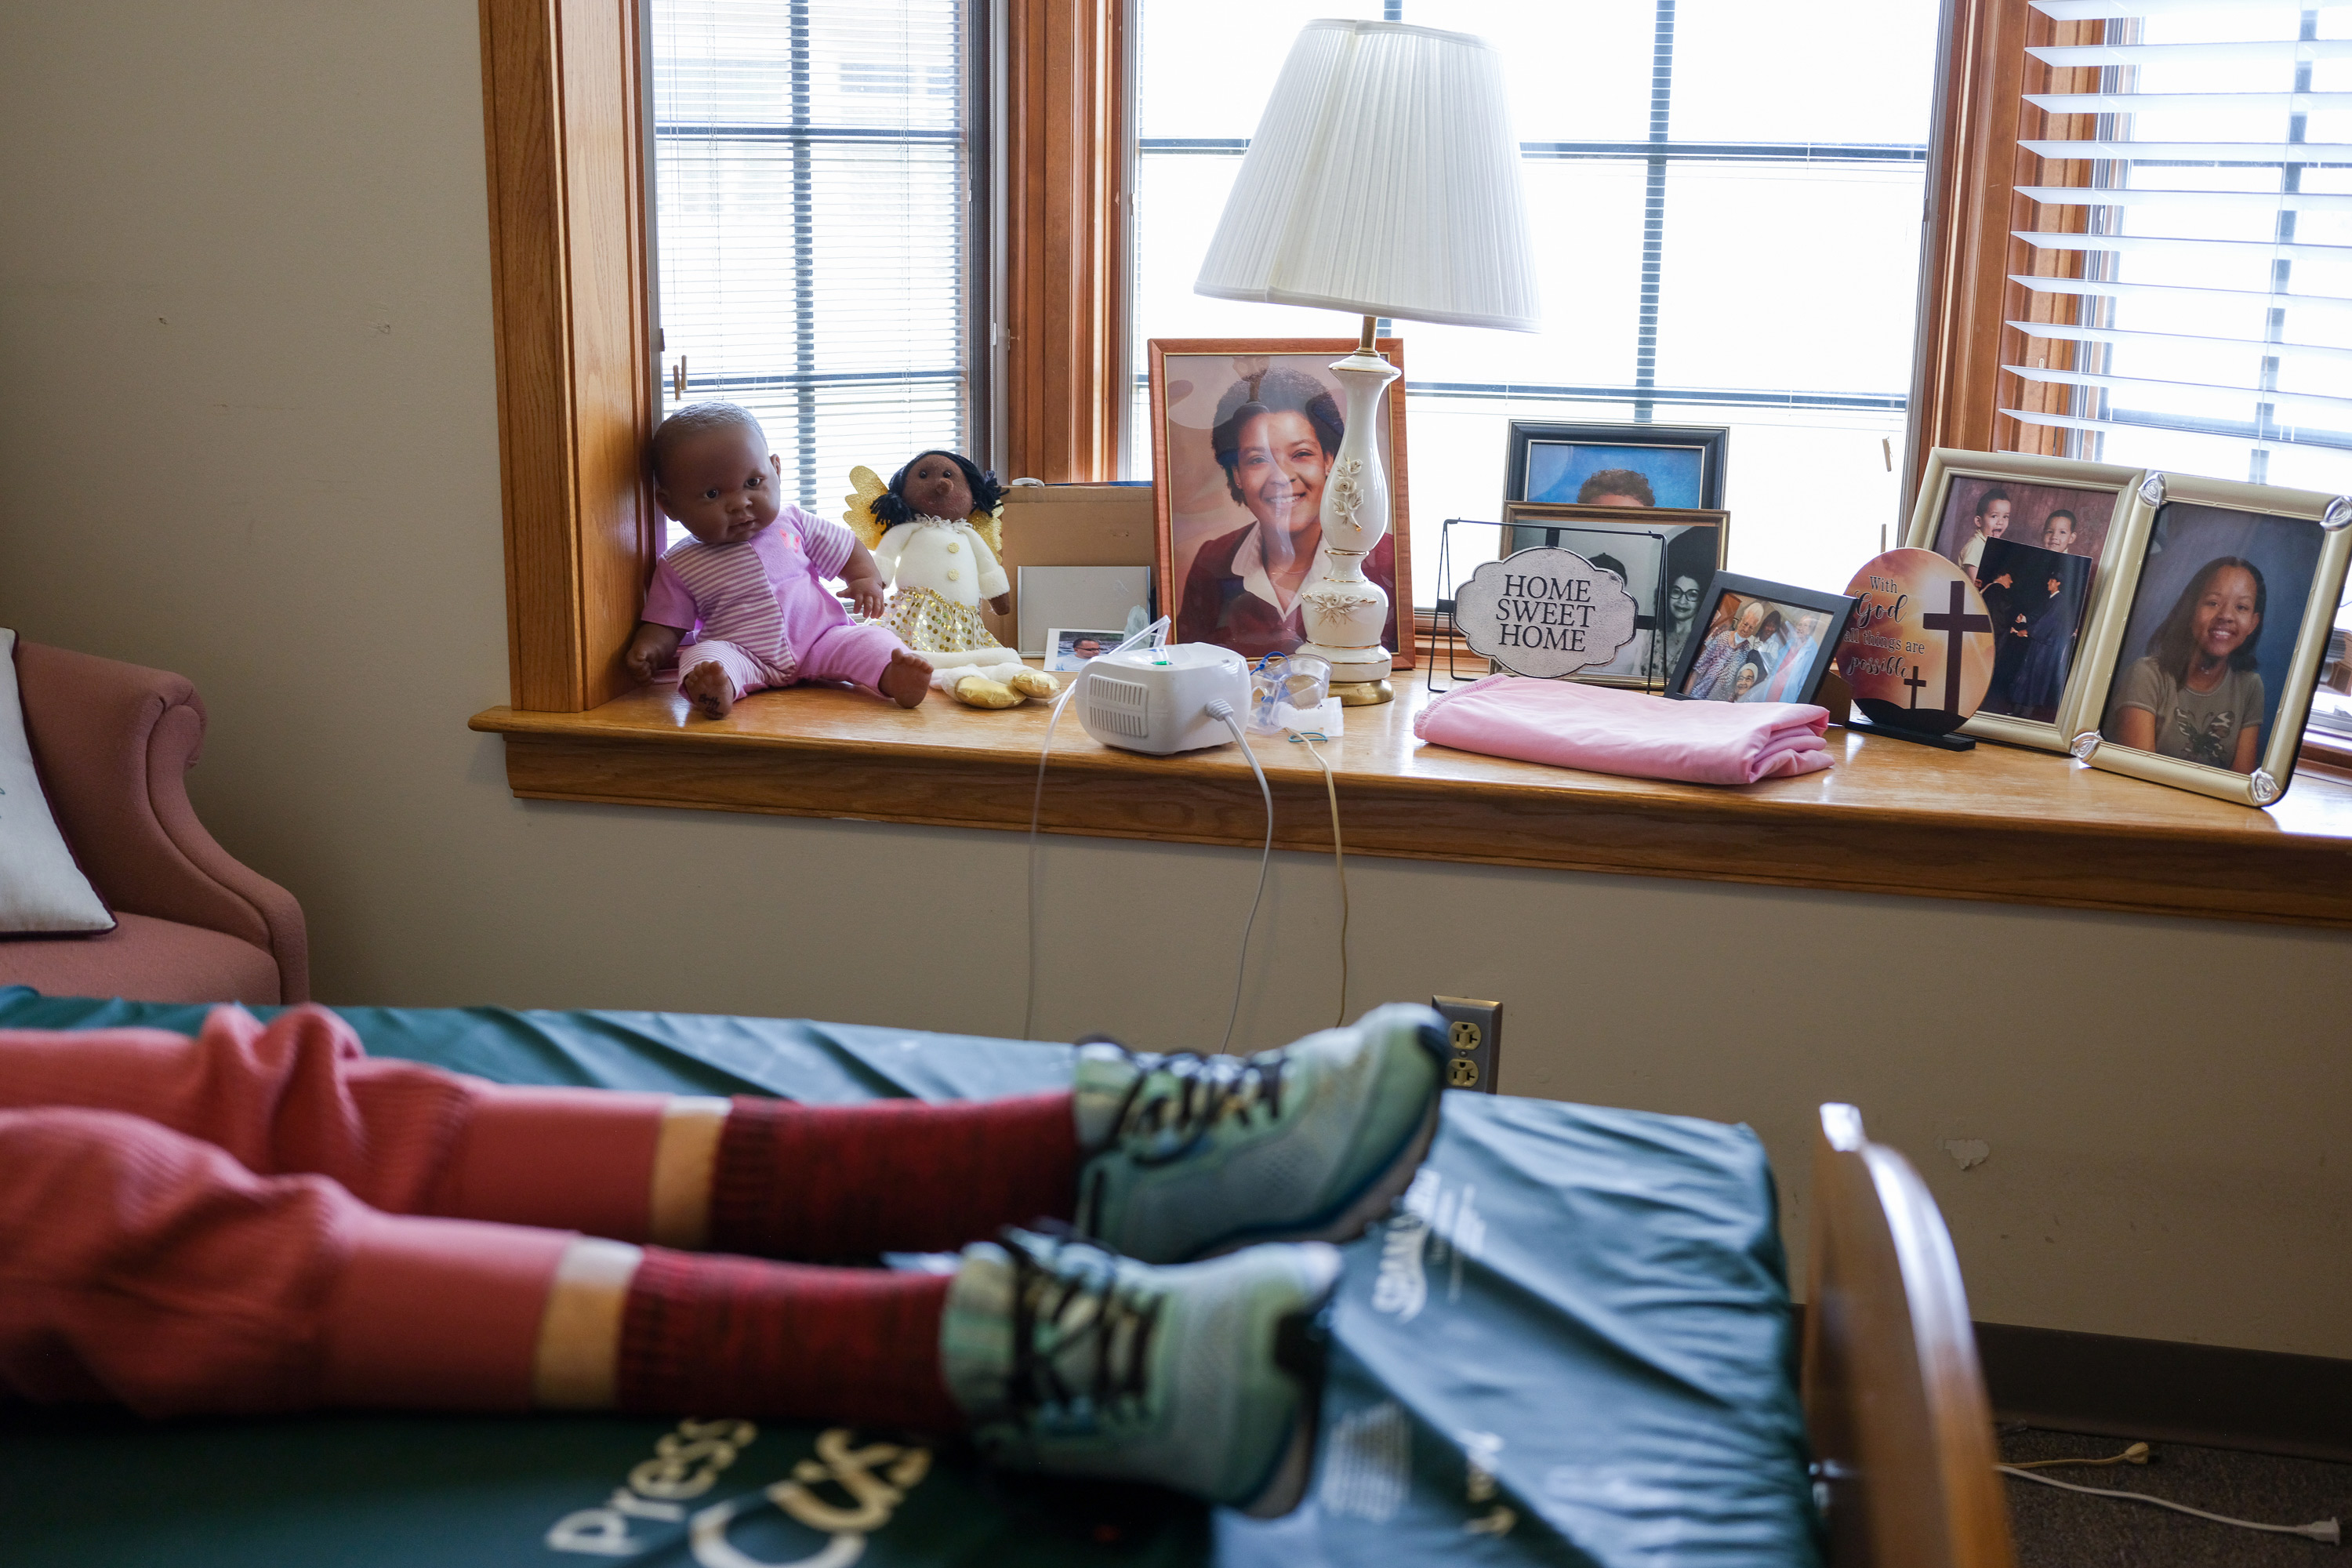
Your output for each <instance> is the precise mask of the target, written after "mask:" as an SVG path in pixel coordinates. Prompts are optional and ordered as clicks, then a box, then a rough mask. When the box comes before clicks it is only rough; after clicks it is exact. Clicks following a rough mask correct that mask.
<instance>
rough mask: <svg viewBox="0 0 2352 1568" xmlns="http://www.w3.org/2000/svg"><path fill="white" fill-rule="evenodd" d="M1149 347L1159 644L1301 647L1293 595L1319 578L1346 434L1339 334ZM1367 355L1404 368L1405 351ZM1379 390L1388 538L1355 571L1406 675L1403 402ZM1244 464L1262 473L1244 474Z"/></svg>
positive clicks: (1408, 605)
mask: <svg viewBox="0 0 2352 1568" xmlns="http://www.w3.org/2000/svg"><path fill="white" fill-rule="evenodd" d="M1149 347H1150V362H1151V363H1150V389H1151V479H1152V510H1153V513H1154V518H1155V521H1156V522H1157V524H1158V531H1159V564H1160V570H1159V575H1158V581H1157V583H1156V584H1155V586H1156V588H1157V590H1158V597H1159V601H1160V613H1161V614H1163V615H1167V616H1172V617H1174V621H1175V625H1174V628H1173V630H1172V631H1171V635H1170V637H1169V640H1170V641H1171V642H1204V643H1214V644H1215V645H1216V646H1218V647H1228V648H1231V649H1233V650H1234V652H1235V653H1238V654H1240V655H1241V656H1242V657H1243V658H1248V659H1258V658H1264V657H1265V655H1267V654H1270V653H1283V654H1286V653H1291V652H1294V651H1296V650H1297V647H1298V646H1299V644H1301V643H1303V642H1305V641H1306V640H1307V632H1306V625H1305V621H1304V617H1303V615H1302V609H1301V600H1302V599H1303V598H1304V597H1305V596H1306V595H1307V592H1308V590H1310V589H1311V588H1312V587H1313V586H1314V585H1315V584H1317V583H1318V582H1320V581H1321V580H1322V576H1323V574H1324V571H1325V569H1326V567H1325V556H1324V553H1323V546H1322V509H1323V489H1324V486H1325V484H1326V482H1327V481H1328V479H1329V478H1330V466H1331V462H1332V459H1333V458H1335V457H1337V456H1338V453H1339V441H1340V437H1342V436H1343V435H1344V434H1345V433H1346V416H1347V398H1346V396H1345V395H1343V393H1342V391H1341V389H1340V385H1339V377H1338V376H1336V375H1334V374H1331V364H1332V362H1333V361H1335V360H1339V359H1343V358H1345V357H1346V356H1347V355H1349V354H1350V353H1354V352H1355V348H1356V344H1355V342H1354V341H1353V340H1351V339H1346V338H1154V339H1152V340H1151V342H1150V345H1149ZM1378 347H1379V349H1380V352H1381V353H1383V354H1384V355H1386V356H1387V357H1388V361H1389V363H1391V364H1392V365H1394V366H1396V367H1397V369H1398V370H1399V371H1400V372H1402V370H1403V369H1404V345H1403V343H1402V342H1401V341H1399V340H1398V339H1395V338H1382V339H1381V340H1380V342H1379V344H1378ZM1404 394H1405V381H1404V379H1403V377H1402V375H1400V376H1399V378H1398V379H1397V380H1395V381H1393V382H1391V383H1390V384H1389V389H1388V395H1387V398H1386V400H1385V402H1384V403H1383V404H1382V405H1381V406H1382V408H1383V410H1384V412H1385V417H1384V418H1383V419H1382V420H1381V428H1380V429H1379V430H1378V431H1376V432H1375V433H1374V435H1375V438H1376V442H1377V445H1378V446H1379V448H1380V456H1381V463H1382V465H1384V466H1385V467H1386V468H1387V469H1388V476H1389V496H1390V505H1389V531H1388V532H1387V533H1386V534H1385V535H1384V536H1383V537H1382V538H1381V542H1380V543H1379V544H1377V545H1375V546H1374V547H1373V548H1372V550H1371V552H1370V554H1368V555H1366V556H1365V557H1364V560H1363V573H1364V575H1365V576H1366V577H1369V578H1370V579H1371V580H1372V581H1373V582H1374V583H1376V584H1380V586H1381V590H1382V591H1383V592H1384V593H1386V594H1387V595H1388V596H1389V624H1388V627H1387V629H1386V630H1385V632H1383V634H1382V641H1383V643H1384V644H1385V645H1386V647H1388V648H1389V650H1390V652H1391V655H1392V656H1393V658H1394V660H1395V668H1399V669H1410V668H1412V663H1413V639H1412V624H1413V623H1412V531H1411V529H1410V528H1409V527H1408V526H1407V520H1408V517H1409V515H1410V508H1409V507H1408V506H1407V504H1406V495H1407V491H1406V488H1405V451H1404V430H1405V419H1404ZM1253 467H1254V468H1255V470H1256V471H1258V472H1259V473H1260V474H1261V475H1262V477H1261V478H1259V479H1252V478H1251V477H1250V472H1249V471H1246V470H1250V469H1252V468H1253Z"/></svg>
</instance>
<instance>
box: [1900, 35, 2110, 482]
mask: <svg viewBox="0 0 2352 1568" xmlns="http://www.w3.org/2000/svg"><path fill="white" fill-rule="evenodd" d="M1944 24H1945V25H1944V31H1943V37H1942V40H1941V42H1940V43H1939V44H1938V46H1937V59H1936V94H1937V106H1938V107H1937V116H1936V121H1935V123H1934V125H1933V126H1932V127H1931V129H1930V131H1929V134H1928V148H1927V213H1926V216H1925V224H1926V232H1925V235H1924V237H1923V242H1922V248H1921V254H1920V268H1919V327H1918V352H1917V354H1916V359H1915V360H1914V362H1913V365H1912V371H1911V409H1910V418H1909V432H1908V436H1907V437H1906V439H1907V440H1908V443H1909V451H1908V453H1907V455H1906V456H1907V465H1906V470H1905V476H1904V488H1903V514H1904V515H1905V516H1906V517H1907V516H1909V515H1910V510H1911V506H1912V503H1913V502H1914V500H1916V498H1917V495H1918V489H1919V479H1920V475H1921V474H1922V473H1923V472H1925V470H1926V468H1927V454H1928V452H1929V451H1930V450H1932V449H1933V448H1935V447H1959V448H1961V449H1963V450H1967V451H1972V452H2051V453H2058V454H2061V455H2063V453H2064V447H2063V441H2064V437H2065V432H2063V431H2062V430H2058V429H2053V428H2052V427H2049V426H2027V425H2023V424H2021V423H2020V422H2019V421H2017V420H2015V419H2011V418H2009V417H2008V416H2005V415H2003V414H2001V413H2000V396H2001V392H2002V388H2003V384H2004V378H2005V377H2009V374H2010V373H2009V372H2007V371H2006V370H2004V369H2003V368H2002V367H2003V366H2004V365H2011V364H2024V363H2030V361H2029V359H2028V357H2027V356H2028V355H2032V356H2034V357H2035V358H2037V359H2041V360H2043V361H2045V362H2050V363H2057V364H2059V365H2060V366H2061V367H2062V368H2072V367H2073V365H2074V352H2075V348H2076V345H2075V344H2074V342H2071V341H2067V340H2063V339H2047V338H2031V337H2029V336H2028V334H2026V333H2024V332H2021V331H2018V330H2017V329H2016V328H2015V327H2012V326H2011V325H2010V324H2009V323H2010V322H2011V321H2064V322H2068V323H2071V322H2073V321H2074V317H2075V312H2076V310H2077V308H2078V304H2079V301H2078V300H2077V299H2076V298H2074V297H2073V296H2063V295H2039V294H2035V293H2034V292H2033V291H2032V290H2031V289H2026V288H2025V287H2024V286H2023V285H2021V284H2018V283H2013V282H2011V280H2010V279H2011V278H2012V277H2013V276H2017V275H2021V274H2026V275H2040V274H2048V275H2051V276H2058V277H2079V276H2080V275H2081V272H2082V268H2083V253H2082V252H2080V251H2038V250H2036V249H2035V248H2034V247H2032V246H2031V245H2028V244H2027V243H2026V242H2025V241H2023V240H2021V239H2019V238H2017V237H2016V235H2017V233H2018V232H2019V231H2020V230H2031V229H2033V228H2036V227H2038V226H2040V225H2039V224H2038V223H2037V222H2036V207H2035V204H2034V203H2033V202H2032V201H2030V200H2028V199H2027V198H2026V197H2024V196H2022V195H2019V194H2018V187H2019V186H2021V185H2032V184H2043V185H2084V184H2089V183H2090V165H2089V164H2088V163H2081V162H2067V163H2061V162H2058V161H2055V160H2044V159H2042V158H2040V157H2038V156H2036V155H2035V154H2033V153H2029V152H2027V151H2026V150H2025V149H2024V148H2023V147H2021V146H2020V145H2019V142H2021V141H2026V140H2038V139H2042V138H2044V137H2050V136H2065V135H2070V134H2073V133H2074V121H2073V119H2072V118H2070V117H2065V116H2053V115H2049V114H2046V113H2044V112H2043V111H2042V110H2039V109H2037V108H2035V107H2034V106H2033V105H2032V104H2031V103H2029V102H2027V101H2026V100H2025V95H2026V94H2027V93H2029V92H2074V91H2090V90H2095V89H2096V83H2097V79H2098V74H2099V73H2098V72H2097V70H2095V69H2078V70H2055V69H2053V68H2051V67H2049V66H2046V65H2043V64H2042V62H2041V61H2039V60H2037V59H2034V58H2032V57H2031V56H2029V55H2028V54H2027V53H2026V52H2025V51H2026V48H2027V47H2028V46H2030V45H2037V44H2095V43H2098V42H2100V41H2102V40H2103V39H2104V38H2105V36H2106V34H2105V27H2106V24H2105V22H2099V21H2093V22H2063V23H2062V22H2053V21H2052V20H2051V19H2050V18H2049V17H2048V16H2043V15H2042V13H2041V12H2039V11H2036V10H2034V9H2033V8H2032V5H2030V4H2029V3H2028V0H1947V3H1946V5H1945V8H1944ZM2084 79H2088V82H2089V85H2088V86H2085V85H2084ZM2085 221H2086V218H2085V209H2082V208H2071V209H2068V211H2067V213H2066V216H2065V222H2066V224H2067V226H2069V227H2070V228H2076V229H2079V228H2081V227H2082V226H2084V223H2085ZM2011 379H2016V378H2011ZM2016 392H2017V395H2019V396H2021V397H2023V398H2026V399H2028V400H2029V402H2030V403H2032V404H2035V405H2039V404H2042V403H2046V402H2050V401H2052V400H2058V399H2063V398H2064V397H2065V396H2066V395H2067V389H2066V388H2065V387H2064V386H2063V385H2061V384H2054V383H2042V384H2026V383H2020V384H2019V386H2018V387H2017V389H2016Z"/></svg>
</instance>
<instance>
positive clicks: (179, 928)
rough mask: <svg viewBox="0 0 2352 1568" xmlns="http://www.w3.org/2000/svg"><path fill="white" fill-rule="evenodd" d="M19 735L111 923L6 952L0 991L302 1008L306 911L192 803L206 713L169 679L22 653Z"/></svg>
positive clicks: (54, 654) (33, 647) (13, 942)
mask: <svg viewBox="0 0 2352 1568" xmlns="http://www.w3.org/2000/svg"><path fill="white" fill-rule="evenodd" d="M16 677H17V684H18V686H19V688H20V689H21V691H22V693H23V697H24V704H25V730H26V736H27V738H28V739H29V740H30V741H31V742H32V748H33V760H34V762H35V763H37V764H38V766H39V768H40V770H41V783H42V787H43V788H44V790H45V791H46V792H47V795H48V797H49V809H50V810H51V811H52V812H54V813H55V814H56V816H57V819H58V830H59V831H60V832H62V833H63V834H64V835H65V838H66V842H67V843H68V845H70V846H72V847H73V852H74V856H75V858H77V859H79V861H80V862H81V868H82V870H83V871H84V873H86V874H87V875H88V876H89V879H90V881H91V883H92V884H94V885H95V886H96V887H97V889H98V893H99V897H100V898H102V899H104V900H106V904H107V907H108V908H109V909H110V910H113V911H114V914H115V918H116V919H117V920H118V921H120V922H121V923H120V924H119V925H118V926H117V927H116V928H115V929H114V930H113V931H110V932H108V933H106V934H105V935H103V936H70V937H16V938H10V939H0V985H30V986H32V987H33V988H34V989H35V990H37V991H40V992H42V993H44V994H48V995H52V996H123V997H129V998H131V999H133V1000H137V1001H142V1002H305V1001H308V1000H309V999H310V945H309V941H308V939H307V937H306V935H305V933H304V931H303V926H302V906H301V905H299V904H298V903H296V902H295V901H294V896H293V895H292V894H291V893H289V892H288V891H287V890H286V889H283V888H281V887H279V886H278V884H277V883H275V882H272V881H270V880H269V879H268V878H265V877H263V876H260V875H259V874H257V873H256V872H254V871H250V870H247V868H245V867H243V866H240V865H239V864H237V863H236V861H235V860H233V859H231V858H229V855H228V852H227V851H226V850H225V849H223V848H222V847H220V846H219V845H218V844H216V843H215V842H214V841H213V837H212V835H211V834H209V833H206V832H205V828H204V824H202V823H200V822H198V821H197V820H196V814H195V811H194V808H193V807H192V806H191V805H189V804H188V791H187V783H186V774H187V771H188V770H189V769H190V768H192V767H194V766H195V763H196V753H197V752H198V751H199V750H200V749H201V748H202V746H203V744H204V738H205V705H204V702H203V700H201V699H199V698H198V697H197V696H196V689H195V688H194V686H192V685H190V684H189V683H188V682H187V681H186V680H184V679H182V678H181V677H179V676H176V675H169V674H166V673H164V672H163V671H162V670H159V669H142V668H139V667H138V666H137V665H132V664H120V663H117V662H116V661H114V660H113V659H110V658H94V657H92V656H91V655H89V654H84V653H68V652H67V651H66V650H65V649H63V648H55V647H41V646H40V645H39V644H37V643H28V642H19V643H18V644H17V647H16Z"/></svg>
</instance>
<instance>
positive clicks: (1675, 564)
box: [1503, 501, 1731, 691]
mask: <svg viewBox="0 0 2352 1568" xmlns="http://www.w3.org/2000/svg"><path fill="white" fill-rule="evenodd" d="M1503 522H1504V525H1505V537H1506V538H1507V539H1508V540H1510V541H1511V547H1512V550H1513V552H1517V551H1520V550H1531V549H1534V548H1536V547H1538V546H1539V545H1549V546H1554V547H1557V548H1561V549H1567V550H1573V551H1575V552H1577V553H1578V554H1580V555H1581V556H1583V557H1584V558H1585V559H1586V560H1588V561H1590V562H1591V563H1593V564H1594V565H1595V566H1599V567H1601V568H1602V569H1603V570H1605V571H1610V572H1614V573H1616V574H1617V575H1618V577H1619V578H1620V579H1622V581H1623V583H1624V584H1625V591H1626V592H1627V593H1628V594H1631V595H1633V603H1634V604H1635V605H1639V606H1640V610H1639V611H1638V613H1637V614H1636V616H1635V617H1634V621H1633V641H1632V642H1629V643H1627V644H1626V645H1625V646H1624V647H1622V648H1619V649H1618V650H1617V656H1616V658H1612V659H1611V660H1610V661H1609V662H1608V663H1607V664H1605V665H1601V666H1598V667H1596V668H1587V669H1582V670H1579V671H1578V672H1577V674H1576V677H1575V679H1579V680H1585V681H1591V682H1592V683H1593V684H1595V685H1599V686H1630V687H1635V688H1639V689H1642V690H1645V691H1658V690H1662V689H1664V687H1665V684H1666V677H1667V676H1668V675H1669V674H1671V673H1673V671H1674V669H1675V666H1676V665H1678V664H1679V663H1681V662H1682V656H1683V649H1684V647H1685V646H1687V645H1688V643H1689V642H1690V639H1691V636H1692V634H1693V633H1694V632H1695V631H1697V630H1699V629H1701V628H1702V627H1703V626H1704V625H1705V623H1704V622H1703V621H1702V620H1701V619H1700V618H1699V614H1698V607H1699V600H1700V597H1701V596H1702V595H1704V594H1705V592H1706V583H1707V579H1708V578H1710V577H1712V576H1714V575H1715V574H1716V573H1717V572H1719V571H1721V570H1722V569H1723V562H1724V555H1725V552H1727V550H1728V549H1729V547H1730V535H1731V514H1730V513H1729V512H1727V511H1709V510H1700V509H1698V508H1695V507H1655V508H1651V509H1647V510H1640V511H1629V510H1626V509H1624V508H1622V507H1617V506H1573V505H1570V506H1556V505H1548V504H1545V503H1543V502H1539V501H1506V502H1504V503H1503Z"/></svg>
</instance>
